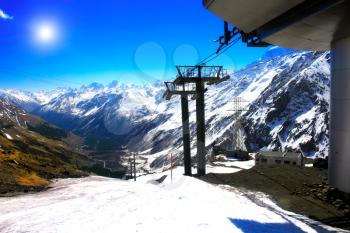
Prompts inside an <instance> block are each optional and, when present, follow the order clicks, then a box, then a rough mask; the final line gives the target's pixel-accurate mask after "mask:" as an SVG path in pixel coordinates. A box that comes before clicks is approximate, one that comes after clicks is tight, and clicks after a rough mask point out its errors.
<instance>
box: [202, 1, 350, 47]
mask: <svg viewBox="0 0 350 233" xmlns="http://www.w3.org/2000/svg"><path fill="white" fill-rule="evenodd" d="M203 4H204V6H205V7H206V8H207V9H208V10H209V11H211V12H213V13H214V14H216V15H217V16H219V17H220V18H222V19H224V20H225V21H227V22H229V23H230V24H232V25H234V26H235V27H237V28H238V29H239V30H241V31H242V32H244V33H246V34H248V35H249V34H251V35H259V37H260V39H262V40H263V41H264V42H267V43H269V44H274V45H278V46H281V47H286V48H292V49H300V50H316V51H322V50H328V49H330V46H331V43H332V41H333V40H337V39H340V38H343V37H348V36H350V23H349V21H350V20H349V18H350V13H349V12H350V1H349V0H264V1H261V0H204V1H203ZM344 25H346V26H344Z"/></svg>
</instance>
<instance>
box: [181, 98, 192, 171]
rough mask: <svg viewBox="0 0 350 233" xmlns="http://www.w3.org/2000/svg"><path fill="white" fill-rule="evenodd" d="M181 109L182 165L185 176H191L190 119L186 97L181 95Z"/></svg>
mask: <svg viewBox="0 0 350 233" xmlns="http://www.w3.org/2000/svg"><path fill="white" fill-rule="evenodd" d="M181 110H182V140H183V149H184V167H185V176H191V175H192V170H191V165H192V164H191V163H192V162H191V140H190V120H189V112H188V97H187V95H185V94H183V95H181Z"/></svg>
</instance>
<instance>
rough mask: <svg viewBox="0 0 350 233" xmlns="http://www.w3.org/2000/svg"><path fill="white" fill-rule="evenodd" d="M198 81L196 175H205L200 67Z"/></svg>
mask: <svg viewBox="0 0 350 233" xmlns="http://www.w3.org/2000/svg"><path fill="white" fill-rule="evenodd" d="M198 74H199V77H198V81H197V82H196V91H197V98H196V107H197V112H196V114H197V115H196V117H197V175H198V176H203V175H205V155H206V151H205V102H204V81H203V80H202V79H201V67H200V66H199V67H198Z"/></svg>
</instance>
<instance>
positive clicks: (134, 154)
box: [133, 153, 136, 181]
mask: <svg viewBox="0 0 350 233" xmlns="http://www.w3.org/2000/svg"><path fill="white" fill-rule="evenodd" d="M133 155H134V180H135V181H136V159H135V153H133Z"/></svg>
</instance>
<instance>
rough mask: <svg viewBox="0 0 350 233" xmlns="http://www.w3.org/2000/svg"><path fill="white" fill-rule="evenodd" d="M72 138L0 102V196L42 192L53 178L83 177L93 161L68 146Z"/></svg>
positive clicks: (58, 129)
mask: <svg viewBox="0 0 350 233" xmlns="http://www.w3.org/2000/svg"><path fill="white" fill-rule="evenodd" d="M72 137H73V136H72V135H68V134H67V133H66V132H65V131H64V130H62V129H60V128H57V127H55V126H52V125H50V124H48V123H47V122H45V121H43V120H42V119H40V118H39V117H35V116H32V115H30V114H28V113H27V112H25V111H24V110H21V109H19V108H18V107H16V106H14V105H12V104H11V103H10V102H8V101H7V100H6V99H0V194H5V193H7V192H17V191H25V192H28V191H32V190H41V189H43V188H45V187H47V185H48V184H49V183H50V179H52V178H63V177H81V176H85V175H86V174H87V173H86V172H83V171H81V170H80V169H79V167H82V166H90V165H91V164H92V161H90V160H89V159H88V158H86V157H85V156H84V155H81V154H79V153H77V152H75V151H74V150H73V149H72V147H71V146H70V145H69V143H68V142H69V140H71V138H72Z"/></svg>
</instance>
